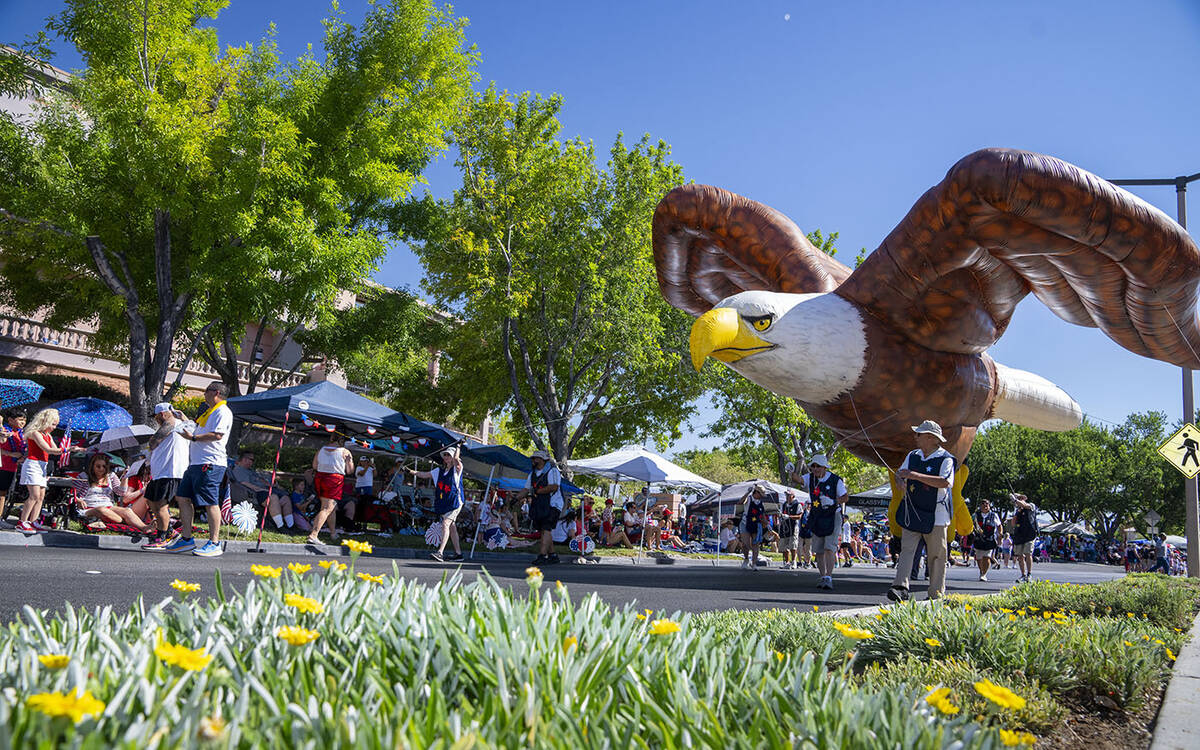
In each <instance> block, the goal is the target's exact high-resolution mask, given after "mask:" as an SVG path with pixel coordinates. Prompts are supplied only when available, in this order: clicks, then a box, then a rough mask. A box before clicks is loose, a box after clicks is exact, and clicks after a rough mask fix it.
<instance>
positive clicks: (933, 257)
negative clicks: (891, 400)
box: [838, 149, 1200, 368]
mask: <svg viewBox="0 0 1200 750" xmlns="http://www.w3.org/2000/svg"><path fill="white" fill-rule="evenodd" d="M1198 281H1200V251H1198V250H1197V247H1196V244H1195V243H1194V242H1193V241H1192V239H1191V237H1189V236H1188V234H1187V232H1186V231H1185V230H1184V229H1183V228H1182V227H1180V226H1179V225H1178V224H1176V223H1175V222H1174V221H1172V220H1171V219H1169V218H1168V217H1167V216H1166V215H1165V214H1163V213H1162V212H1161V211H1159V210H1158V209H1156V208H1154V207H1152V206H1150V205H1149V204H1147V203H1145V202H1144V201H1142V200H1140V199H1139V198H1137V197H1135V196H1133V195H1131V194H1130V193H1127V192H1125V191H1124V190H1121V189H1120V188H1118V187H1116V186H1114V185H1112V184H1111V183H1109V182H1106V181H1104V180H1102V179H1101V178H1099V177H1097V176H1095V175H1093V174H1090V173H1088V172H1085V171H1084V170H1082V169H1080V168H1078V167H1075V166H1073V165H1071V164H1067V163H1066V162H1063V161H1060V160H1059V159H1054V158H1052V157H1049V156H1042V155H1040V154H1033V153H1029V152H1025V151H1013V150H1006V149H987V150H983V151H977V152H975V153H973V154H970V155H969V156H967V157H965V158H963V159H962V160H961V161H959V162H958V163H957V164H955V165H954V167H953V168H951V169H950V171H949V172H948V173H947V175H946V178H945V179H944V180H942V182H941V183H940V184H938V185H936V186H935V187H933V188H931V189H930V190H929V191H928V192H927V193H925V195H923V196H922V197H921V199H920V200H918V201H917V203H916V205H914V206H913V207H912V210H910V211H909V212H908V215H907V216H905V217H904V220H903V221H901V222H900V224H899V226H897V227H896V228H895V229H894V230H892V232H891V234H889V235H888V236H887V238H886V239H885V240H884V241H883V244H882V245H880V246H879V248H878V249H877V250H876V251H875V252H874V253H872V254H871V255H870V256H868V257H867V259H866V260H865V261H864V262H863V264H862V265H861V266H859V267H858V268H857V269H856V270H855V271H854V273H853V274H851V276H850V278H848V279H847V280H846V281H845V282H844V283H843V284H842V285H841V287H839V289H838V294H840V295H841V296H843V297H845V298H847V299H849V300H851V301H854V302H857V303H858V304H859V305H861V306H862V307H864V308H865V309H866V310H867V311H868V312H869V313H870V314H872V315H874V316H876V317H877V318H879V319H880V320H881V321H883V322H884V323H886V324H887V325H889V326H890V327H892V328H894V329H896V330H898V331H900V332H902V333H903V334H904V335H906V336H907V337H908V338H910V339H911V340H913V341H914V342H916V343H918V344H921V345H923V346H926V347H928V348H930V349H934V350H939V351H945V352H956V353H973V352H981V351H983V350H984V349H987V348H988V347H989V346H991V345H992V344H993V343H994V342H995V341H996V340H997V339H998V338H1000V336H1001V334H1003V333H1004V329H1005V328H1006V327H1007V326H1008V322H1009V319H1010V317H1011V316H1012V312H1013V309H1014V308H1015V307H1016V306H1017V303H1018V302H1020V301H1021V299H1022V298H1024V297H1025V295H1026V294H1028V293H1029V292H1033V294H1034V295H1035V296H1036V297H1037V298H1038V299H1040V300H1041V301H1042V302H1043V303H1045V305H1046V306H1047V307H1049V308H1050V309H1051V310H1053V311H1054V312H1055V314H1057V315H1058V316H1059V317H1060V318H1062V319H1063V320H1066V321H1068V322H1070V323H1075V324H1076V325H1081V326H1089V327H1098V328H1100V329H1101V330H1102V331H1104V332H1105V333H1106V334H1108V335H1109V336H1110V337H1111V338H1112V339H1113V340H1114V341H1116V342H1117V343H1119V344H1120V345H1121V346H1123V347H1125V348H1126V349H1128V350H1130V351H1132V352H1135V353H1137V354H1141V355H1144V356H1147V357H1152V358H1154V359H1159V360H1162V361H1165V362H1171V363H1173V364H1177V365H1181V366H1186V367H1192V368H1197V367H1200V358H1198V357H1197V354H1196V352H1197V351H1198V350H1200V330H1198V328H1197V316H1196V301H1197V282H1198Z"/></svg>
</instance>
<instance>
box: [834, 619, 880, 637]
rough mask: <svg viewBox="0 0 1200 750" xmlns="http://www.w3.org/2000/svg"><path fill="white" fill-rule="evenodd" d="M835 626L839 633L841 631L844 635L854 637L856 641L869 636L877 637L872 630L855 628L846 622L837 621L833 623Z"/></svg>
mask: <svg viewBox="0 0 1200 750" xmlns="http://www.w3.org/2000/svg"><path fill="white" fill-rule="evenodd" d="M833 627H834V628H836V629H837V631H838V632H839V633H841V634H842V635H844V636H846V637H847V638H853V639H854V640H856V641H863V640H866V639H868V638H874V637H875V634H874V633H872V632H871V631H870V630H861V629H859V628H854V627H851V626H849V625H847V624H846V623H844V622H835V623H833Z"/></svg>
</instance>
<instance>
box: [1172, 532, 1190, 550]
mask: <svg viewBox="0 0 1200 750" xmlns="http://www.w3.org/2000/svg"><path fill="white" fill-rule="evenodd" d="M1167 544H1173V545H1175V546H1176V547H1186V546H1187V539H1184V538H1183V537H1181V536H1176V535H1174V534H1172V535H1170V536H1168V537H1167Z"/></svg>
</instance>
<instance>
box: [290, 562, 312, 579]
mask: <svg viewBox="0 0 1200 750" xmlns="http://www.w3.org/2000/svg"><path fill="white" fill-rule="evenodd" d="M288 570H290V571H292V572H293V573H295V574H296V575H298V576H302V575H304V574H305V573H307V572H308V571H310V570H312V566H311V565H307V564H305V563H297V562H293V563H288Z"/></svg>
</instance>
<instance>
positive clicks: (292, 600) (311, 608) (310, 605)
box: [283, 594, 325, 615]
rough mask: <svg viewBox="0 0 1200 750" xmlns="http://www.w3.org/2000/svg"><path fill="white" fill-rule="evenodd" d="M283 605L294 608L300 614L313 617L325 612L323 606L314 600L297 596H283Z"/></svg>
mask: <svg viewBox="0 0 1200 750" xmlns="http://www.w3.org/2000/svg"><path fill="white" fill-rule="evenodd" d="M283 603H284V604H286V605H288V606H289V607H295V608H296V609H298V610H300V611H301V612H308V613H309V614H314V615H319V614H321V613H322V612H324V611H325V605H324V604H321V603H320V602H319V601H317V600H316V599H309V598H308V597H307V596H300V595H299V594H285V595H284V597H283Z"/></svg>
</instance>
